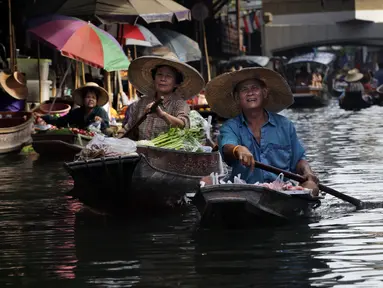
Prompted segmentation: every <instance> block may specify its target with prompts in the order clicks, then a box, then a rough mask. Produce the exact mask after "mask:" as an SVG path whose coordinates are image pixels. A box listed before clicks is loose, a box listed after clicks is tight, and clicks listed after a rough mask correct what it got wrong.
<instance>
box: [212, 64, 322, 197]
mask: <svg viewBox="0 0 383 288" xmlns="http://www.w3.org/2000/svg"><path fill="white" fill-rule="evenodd" d="M206 99H207V101H208V103H209V105H210V107H211V109H212V110H213V111H214V112H216V113H217V114H218V115H219V116H221V117H223V118H226V119H228V118H229V120H228V121H226V122H225V123H224V124H223V126H222V127H221V130H220V135H219V138H218V139H219V149H220V152H221V155H222V157H223V158H224V160H225V162H226V163H227V164H228V165H230V166H231V167H232V168H233V169H232V174H231V178H233V177H234V176H236V175H238V174H241V178H242V179H244V180H245V181H246V182H247V183H255V182H258V181H259V182H272V181H274V180H275V179H276V177H277V176H276V175H274V174H272V173H269V172H265V171H262V170H260V169H255V170H254V159H256V160H257V161H259V162H262V163H264V164H267V165H272V166H275V167H277V168H279V169H283V170H287V171H292V172H295V173H299V174H301V175H303V176H304V177H305V178H306V182H304V183H303V184H302V186H304V187H306V188H310V189H313V193H315V194H317V193H318V192H319V190H318V187H317V183H318V179H317V178H316V176H315V175H314V173H313V172H312V170H311V168H310V166H309V164H308V162H307V161H306V160H305V150H304V148H303V146H302V145H301V143H300V141H299V139H298V137H297V134H296V131H295V127H294V125H293V123H292V122H291V121H290V120H288V119H287V118H285V117H283V116H281V115H279V114H277V113H278V112H280V111H282V110H283V109H285V108H287V107H288V106H290V105H291V104H292V103H293V102H294V98H293V95H292V92H291V90H290V87H289V85H288V84H287V82H286V81H285V80H284V78H283V77H282V76H280V75H279V74H278V73H276V72H275V71H273V70H270V69H266V68H245V69H242V70H240V71H235V72H230V73H225V74H222V75H220V76H218V77H216V78H215V79H213V80H212V81H210V82H209V83H208V84H207V86H206ZM230 118H231V119H230ZM232 180H233V179H232Z"/></svg>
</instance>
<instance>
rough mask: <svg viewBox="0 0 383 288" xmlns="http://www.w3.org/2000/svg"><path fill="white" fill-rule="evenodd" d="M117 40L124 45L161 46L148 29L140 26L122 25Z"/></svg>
mask: <svg viewBox="0 0 383 288" xmlns="http://www.w3.org/2000/svg"><path fill="white" fill-rule="evenodd" d="M119 39H121V40H122V43H124V44H125V45H137V46H145V47H154V46H162V43H161V42H160V41H159V40H158V39H157V37H156V36H154V34H153V33H152V32H150V30H149V29H147V28H146V27H144V26H142V25H138V24H136V25H130V24H124V25H122V27H121V36H120V37H119Z"/></svg>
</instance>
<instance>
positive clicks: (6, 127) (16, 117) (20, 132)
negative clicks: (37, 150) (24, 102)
mask: <svg viewBox="0 0 383 288" xmlns="http://www.w3.org/2000/svg"><path fill="white" fill-rule="evenodd" d="M0 115H1V118H0V154H7V153H13V152H19V151H20V150H21V149H22V148H23V146H24V145H26V144H28V143H30V142H31V141H32V139H31V134H32V127H33V117H32V113H29V112H0ZM8 117H11V118H8Z"/></svg>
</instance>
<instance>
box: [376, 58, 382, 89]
mask: <svg viewBox="0 0 383 288" xmlns="http://www.w3.org/2000/svg"><path fill="white" fill-rule="evenodd" d="M375 78H376V80H378V84H377V86H380V85H383V62H382V61H380V62H379V63H378V71H376V72H375Z"/></svg>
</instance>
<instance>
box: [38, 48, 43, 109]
mask: <svg viewBox="0 0 383 288" xmlns="http://www.w3.org/2000/svg"><path fill="white" fill-rule="evenodd" d="M37 72H38V75H39V101H40V103H43V91H42V89H41V86H42V85H41V69H40V41H37Z"/></svg>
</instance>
